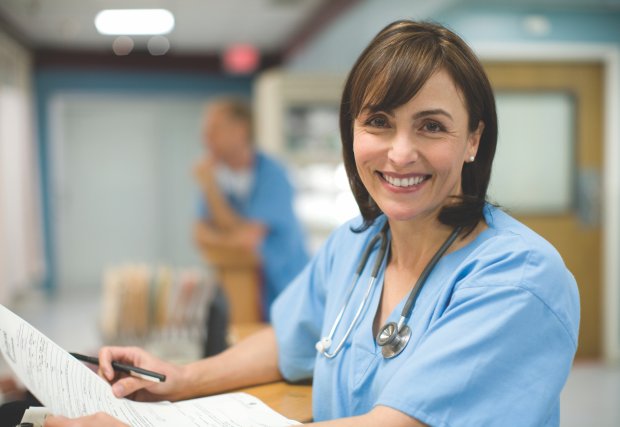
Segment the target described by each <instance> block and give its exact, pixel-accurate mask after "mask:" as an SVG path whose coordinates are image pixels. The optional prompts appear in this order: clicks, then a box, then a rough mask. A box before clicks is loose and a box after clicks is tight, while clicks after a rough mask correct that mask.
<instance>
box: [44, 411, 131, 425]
mask: <svg viewBox="0 0 620 427" xmlns="http://www.w3.org/2000/svg"><path fill="white" fill-rule="evenodd" d="M43 426H44V427H127V424H124V423H122V422H120V421H119V420H117V419H116V418H113V417H112V416H110V415H108V414H104V413H103V412H98V413H96V414H93V415H88V416H86V417H81V418H66V417H62V416H56V415H50V416H48V417H45V423H44V424H43Z"/></svg>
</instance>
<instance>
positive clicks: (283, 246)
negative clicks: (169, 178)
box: [201, 152, 308, 315]
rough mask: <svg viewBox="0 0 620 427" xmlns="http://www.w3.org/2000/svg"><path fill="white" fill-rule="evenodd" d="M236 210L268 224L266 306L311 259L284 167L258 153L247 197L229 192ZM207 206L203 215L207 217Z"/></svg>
mask: <svg viewBox="0 0 620 427" xmlns="http://www.w3.org/2000/svg"><path fill="white" fill-rule="evenodd" d="M227 198H228V201H229V203H230V204H231V206H232V207H233V208H234V209H235V211H236V212H237V213H238V214H239V215H241V216H243V217H244V218H246V219H249V220H254V221H257V222H260V223H262V224H264V225H265V226H266V227H267V236H266V237H265V239H264V240H263V243H262V245H261V247H260V254H261V259H262V263H263V265H262V270H263V271H262V280H263V301H262V302H263V307H264V310H265V314H267V315H268V314H269V307H270V306H271V304H272V303H273V301H274V300H275V299H276V297H277V296H278V295H279V294H280V293H281V292H282V291H283V290H284V288H285V287H286V286H287V285H288V284H289V283H291V281H292V280H293V279H294V278H295V276H296V275H297V274H298V273H299V272H300V271H301V270H302V268H303V267H304V265H306V263H307V262H308V253H307V251H306V237H305V233H304V231H303V229H302V226H301V224H300V222H299V220H298V219H297V217H296V216H295V213H294V211H293V199H294V191H293V187H292V186H291V184H290V181H289V179H288V176H287V173H286V171H285V169H284V168H283V167H282V166H281V165H280V164H279V163H277V162H276V161H275V160H274V159H272V158H271V157H269V156H267V155H265V154H263V153H260V152H257V153H256V158H255V161H254V178H253V184H252V190H251V192H250V195H249V197H248V198H247V199H245V200H239V199H238V198H236V197H234V196H231V195H227ZM208 215H209V214H208V207H207V206H204V203H203V206H202V213H201V216H202V217H203V218H208Z"/></svg>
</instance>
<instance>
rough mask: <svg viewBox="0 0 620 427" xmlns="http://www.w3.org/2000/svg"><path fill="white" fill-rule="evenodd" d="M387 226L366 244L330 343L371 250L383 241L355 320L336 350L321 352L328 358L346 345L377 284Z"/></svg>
mask: <svg viewBox="0 0 620 427" xmlns="http://www.w3.org/2000/svg"><path fill="white" fill-rule="evenodd" d="M386 228H387V223H386V225H385V226H384V227H383V228H382V229H381V231H380V232H379V233H377V235H375V237H373V238H372V239H371V241H370V242H369V243H368V244H367V245H366V249H365V250H364V253H363V255H362V258H361V259H360V262H359V264H358V267H357V269H356V271H355V275H354V277H353V280H352V281H351V283H350V285H349V288H348V289H347V294H346V297H345V304H344V305H343V307H342V308H341V309H340V312H339V313H338V316H337V317H336V320H335V321H334V325H333V326H332V328H331V330H330V331H329V335H328V336H327V341H328V342H330V343H331V341H332V340H333V339H334V335H335V333H336V329H337V328H338V325H340V321H341V320H342V317H343V315H344V312H345V311H346V309H347V307H348V305H349V302H350V301H351V296H352V294H353V290H354V289H355V285H356V284H357V281H358V280H359V277H360V276H361V274H362V271H363V270H364V266H365V265H366V263H367V262H368V258H369V257H370V252H372V250H373V248H374V246H375V245H376V243H377V241H380V242H381V244H380V248H379V252H377V258H376V259H375V264H374V265H373V269H372V272H371V273H370V280H369V282H368V286H367V287H366V292H365V293H364V298H363V299H362V304H360V306H359V307H358V309H357V312H356V313H355V316H354V317H353V320H352V321H351V323H350V324H349V327H348V328H347V330H346V332H345V333H344V335H343V337H342V339H341V340H340V342H339V343H338V345H337V346H336V348H335V349H334V351H333V352H331V353H328V352H327V350H325V351H323V352H321V353H322V354H323V355H324V356H325V357H327V358H328V359H331V358H333V357H335V356H336V355H337V354H338V353H339V352H340V349H341V348H342V346H343V345H344V343H345V342H346V340H347V339H348V338H349V335H351V332H352V331H353V328H354V327H355V325H356V324H357V321H358V319H359V317H360V315H361V314H362V311H363V310H364V307H366V304H367V303H368V297H369V296H370V291H371V290H372V288H373V286H374V284H375V281H376V279H377V275H378V274H379V269H380V268H381V264H383V261H384V260H385V257H386V255H387V236H386ZM323 340H325V339H322V341H323Z"/></svg>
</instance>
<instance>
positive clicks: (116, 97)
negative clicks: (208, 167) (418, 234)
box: [0, 0, 620, 426]
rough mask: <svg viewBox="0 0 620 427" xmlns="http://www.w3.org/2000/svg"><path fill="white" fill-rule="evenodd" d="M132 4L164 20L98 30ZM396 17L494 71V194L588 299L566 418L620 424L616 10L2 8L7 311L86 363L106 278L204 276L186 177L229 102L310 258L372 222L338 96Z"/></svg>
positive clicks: (259, 4) (221, 4)
mask: <svg viewBox="0 0 620 427" xmlns="http://www.w3.org/2000/svg"><path fill="white" fill-rule="evenodd" d="M119 8H123V9H128V8H135V9H143V8H148V9H155V8H158V9H159V8H161V9H165V10H167V11H168V12H169V14H165V15H164V16H163V18H162V20H163V21H162V25H163V29H159V30H157V31H155V30H153V31H151V30H148V29H146V30H144V31H145V32H149V31H150V33H149V34H132V33H133V32H134V31H133V30H132V29H125V30H123V29H121V30H118V31H117V32H120V34H107V32H111V31H113V30H106V29H105V28H103V27H102V28H100V29H99V30H98V29H97V27H96V25H95V20H96V17H98V16H99V17H100V16H101V15H98V14H99V13H100V12H101V11H102V10H104V9H119ZM401 18H408V19H425V20H433V21H437V22H440V23H442V24H444V25H446V26H448V27H449V28H451V29H453V30H454V31H456V32H457V33H458V34H460V35H461V36H462V37H463V38H464V39H465V41H466V42H468V43H469V44H470V45H471V46H472V47H473V48H474V50H475V51H476V52H477V53H478V55H479V56H480V57H481V59H482V60H483V62H484V64H485V67H486V69H487V71H488V74H489V77H490V79H491V81H492V84H493V86H494V88H495V90H496V94H497V104H498V114H499V123H500V139H499V143H498V153H497V157H496V159H497V160H496V162H495V165H494V171H493V178H492V185H491V189H490V197H491V199H492V200H493V201H495V202H498V203H500V204H501V205H502V206H504V207H506V208H507V209H508V210H509V211H510V212H511V213H512V214H513V215H515V216H516V217H517V218H519V219H520V220H522V221H523V222H525V223H526V224H528V225H529V226H531V227H532V228H534V229H535V230H536V231H538V232H539V233H540V234H542V235H543V236H544V237H545V238H547V239H548V240H550V241H551V242H552V243H553V244H554V245H555V246H556V247H557V248H558V250H559V251H560V252H561V254H562V256H563V257H564V259H565V261H566V263H567V265H568V267H569V268H570V269H571V271H573V273H574V275H575V276H576V278H577V281H578V283H579V287H580V294H581V300H582V322H581V331H580V347H579V350H578V357H577V362H576V364H575V369H574V371H573V373H571V377H570V378H569V383H568V386H567V388H566V390H565V392H564V394H563V397H562V398H563V400H566V402H565V404H564V405H563V407H562V411H563V418H562V425H566V426H572V425H599V426H607V425H608V426H612V425H614V426H615V425H618V424H619V423H620V409H618V407H617V405H616V403H617V402H618V401H619V400H620V370H619V369H618V362H619V361H620V267H619V265H620V185H619V183H620V176H619V175H620V173H619V172H618V170H620V124H619V119H620V0H519V1H504V0H437V1H432V2H431V1H424V0H227V1H215V0H175V1H155V0H123V1H120V0H79V1H78V0H73V1H72V0H48V1H43V0H0V303H2V304H4V305H6V306H8V307H9V308H12V309H13V310H15V311H16V312H17V313H18V314H20V315H22V316H23V317H24V318H26V319H27V320H28V321H29V322H31V323H32V324H33V325H34V326H36V327H38V328H40V329H41V330H42V331H43V332H44V333H46V334H47V335H48V336H50V338H52V339H53V340H54V341H56V342H57V343H59V344H60V345H61V346H63V347H65V348H67V349H71V350H73V351H88V350H92V349H96V348H97V346H98V345H99V344H100V343H101V342H102V337H104V336H105V333H104V332H105V326H106V325H102V306H103V304H104V303H103V299H104V298H102V294H103V292H102V283H104V279H105V276H106V273H109V274H113V273H114V272H118V271H119V270H118V269H119V268H121V269H123V268H125V269H126V268H129V269H130V270H131V271H133V273H125V274H130V275H132V277H145V276H144V275H146V276H148V277H150V276H149V275H154V274H155V273H154V272H150V271H151V270H150V269H153V271H155V269H156V268H164V269H167V270H165V271H168V273H166V274H171V275H172V276H174V277H180V278H187V277H192V279H191V280H189V282H190V283H194V284H195V283H197V282H205V283H207V282H209V279H208V277H209V271H208V267H206V266H205V265H204V263H203V261H202V260H201V258H200V256H199V254H198V253H197V251H196V249H195V247H194V245H193V243H192V239H191V224H192V223H193V221H194V220H195V217H196V215H197V210H198V204H197V197H198V195H199V190H198V188H197V187H196V185H195V183H194V181H193V179H192V177H191V173H190V170H191V165H192V164H193V162H194V161H195V159H196V158H197V157H198V156H199V155H200V150H201V145H200V132H201V129H200V126H201V120H202V112H203V106H204V103H205V102H206V101H208V100H209V99H210V98H214V97H217V96H220V95H230V94H235V95H239V96H243V97H246V98H247V99H250V100H251V102H252V105H253V110H254V114H255V121H256V133H255V140H256V141H255V142H256V144H257V145H258V147H260V149H262V150H264V151H266V152H268V153H270V154H272V155H273V156H275V157H277V158H278V159H280V160H281V161H282V162H283V163H284V164H285V165H286V167H287V169H288V171H289V172H290V175H291V178H292V180H293V183H294V185H295V188H296V190H297V196H296V199H295V209H296V213H297V215H298V216H299V217H300V219H301V220H302V223H303V225H304V228H305V231H306V232H307V234H308V236H309V239H310V240H309V241H310V252H314V251H316V249H317V248H318V246H319V245H320V244H321V243H322V242H323V240H324V239H325V237H326V236H327V235H328V234H329V232H330V231H331V230H333V229H334V227H336V226H338V225H339V224H341V223H342V222H344V221H346V220H347V219H349V218H351V217H352V216H354V215H356V213H357V208H356V206H355V203H354V202H353V199H352V197H351V196H350V192H349V189H348V184H347V181H346V176H345V173H344V168H343V166H342V163H341V159H340V142H339V133H338V120H337V114H338V102H339V98H340V92H341V89H342V83H343V81H344V79H345V77H346V73H347V71H348V70H349V68H350V67H351V66H352V65H353V62H354V61H355V59H356V58H357V56H358V55H359V54H360V53H361V50H362V49H363V48H364V47H365V46H366V44H367V43H368V42H369V41H370V39H371V38H372V37H373V36H374V35H375V34H376V33H377V32H378V31H379V30H380V29H381V28H382V27H383V26H385V25H386V24H388V23H389V22H391V21H393V20H395V19H401ZM98 24H100V23H99V22H98ZM103 25H105V24H103ZM138 32H139V31H138ZM155 33H157V34H155ZM128 265H129V266H130V267H127V266H128ZM132 269H133V270H132ZM196 269H199V270H200V273H196ZM136 271H138V273H136ZM188 271H189V272H191V273H188ZM110 272H112V273H110ZM160 273H161V271H160ZM109 274H108V278H109ZM166 274H164V276H165V277H168V276H166ZM188 274H189V276H188ZM197 274H198V275H199V276H200V277H203V276H204V277H205V279H204V280H203V279H196V277H197V276H196V275H197ZM158 277H160V276H158ZM135 280H138V281H139V280H140V279H135ZM144 280H146V279H144ZM181 281H182V280H181ZM175 289H176V288H175ZM173 290H174V289H173ZM176 292H177V293H178V295H180V296H178V298H177V299H176V301H180V300H182V299H183V296H182V295H183V291H179V290H178V289H176ZM204 295H207V296H208V295H209V292H204ZM171 298H172V297H171ZM115 309H116V310H118V307H116V308H114V307H109V306H108V307H107V308H106V310H104V311H106V312H110V311H113V310H115ZM196 319H198V320H196ZM190 320H191V321H198V322H202V321H203V318H202V317H201V315H200V314H197V315H196V316H195V317H193V318H192V319H190ZM108 326H109V325H108ZM0 366H1V364H0ZM0 371H1V369H0ZM593 420H597V421H596V422H594V421H593Z"/></svg>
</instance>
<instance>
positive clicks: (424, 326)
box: [272, 206, 579, 427]
mask: <svg viewBox="0 0 620 427" xmlns="http://www.w3.org/2000/svg"><path fill="white" fill-rule="evenodd" d="M485 218H486V222H487V224H488V226H489V227H488V229H486V230H485V231H483V232H482V233H481V234H480V235H479V236H478V237H477V238H476V239H475V240H474V241H473V242H472V243H471V244H469V245H467V246H466V247H463V248H461V249H459V250H457V251H454V252H451V253H448V254H447V255H445V256H444V257H443V258H442V259H441V260H440V262H439V263H438V264H437V266H436V267H435V269H434V271H433V272H432V273H431V275H430V276H429V278H428V280H427V282H426V285H425V286H424V288H423V289H422V291H421V294H420V296H419V298H418V300H417V303H416V306H415V308H414V310H413V314H412V317H411V319H410V320H409V322H408V325H409V327H411V329H412V337H411V341H410V343H409V345H408V346H407V347H406V348H405V350H404V351H403V353H401V354H400V355H399V356H397V357H396V358H394V359H390V360H386V359H384V358H383V357H382V355H381V351H380V348H379V347H378V346H377V345H376V343H375V339H374V337H373V333H372V324H373V320H374V317H375V313H376V310H377V306H378V302H379V297H380V295H381V284H382V283H383V276H382V274H383V273H381V276H380V277H379V278H378V281H377V285H376V287H375V289H374V290H373V291H372V293H371V296H370V300H369V304H368V308H367V309H366V310H365V311H364V313H363V315H362V317H361V319H360V322H359V323H358V325H357V327H356V328H355V329H354V331H353V332H352V334H351V336H350V337H349V339H348V341H347V343H346V345H345V346H344V347H343V350H342V351H341V352H340V353H339V354H338V355H337V356H336V357H335V358H333V359H327V358H325V357H323V356H320V355H317V352H316V350H315V348H314V345H315V343H316V342H317V341H318V340H319V339H320V337H322V336H327V335H328V334H329V330H330V329H331V327H332V325H333V323H334V319H335V318H336V315H337V313H338V312H339V311H340V309H341V308H342V306H343V304H344V293H345V291H346V288H347V286H348V284H349V282H350V280H351V278H352V277H353V273H354V270H355V269H356V267H357V264H358V259H359V257H360V254H361V253H362V252H363V249H364V247H365V246H366V244H367V242H368V241H369V240H370V239H371V238H372V237H373V236H374V235H375V234H376V233H377V232H379V230H380V228H381V226H382V225H383V224H384V222H385V218H384V217H380V218H379V219H377V221H375V224H374V225H373V226H371V227H370V228H369V229H368V230H366V231H365V232H362V233H358V234H356V233H353V232H352V231H351V230H350V227H351V226H352V225H353V226H357V225H359V224H360V223H361V220H360V219H359V218H358V219H356V220H353V221H352V222H350V223H348V224H345V225H344V226H343V227H341V228H339V229H338V230H336V231H335V232H334V233H333V234H332V236H330V238H329V240H328V241H327V243H326V244H325V245H324V247H323V248H322V249H321V250H320V252H319V253H318V254H317V256H315V257H314V259H313V260H312V261H311V263H310V264H309V265H308V266H306V268H305V269H304V270H303V272H302V273H301V274H300V275H299V276H298V277H297V279H296V280H295V282H294V283H293V284H292V285H291V286H290V287H289V288H287V290H286V291H285V292H284V293H283V294H282V295H281V296H280V298H278V299H277V300H276V302H275V304H274V306H273V307H272V321H273V324H274V327H275V331H276V336H277V339H278V346H279V364H280V369H281V372H282V373H283V375H284V376H285V377H286V378H287V379H290V380H297V379H301V378H306V377H310V376H314V381H313V412H314V417H315V419H316V420H325V419H333V418H339V417H347V416H352V415H359V414H364V413H366V412H368V411H370V410H371V409H372V408H373V407H374V406H375V405H385V406H388V407H392V408H395V409H397V410H399V411H401V412H404V413H405V414H408V415H410V416H411V417H414V418H416V419H418V420H420V421H422V422H424V423H427V424H429V425H431V426H434V427H440V426H446V427H447V426H451V427H456V426H485V425H497V426H503V427H506V426H519V427H523V426H558V425H559V397H560V391H561V389H562V387H563V386H564V383H565V382H566V379H567V376H568V374H569V370H570V367H571V364H572V361H573V357H574V354H575V350H576V348H577V334H578V328H579V296H578V291H577V284H576V283H575V280H574V278H573V276H572V275H571V273H570V272H569V271H568V270H567V269H566V267H565V265H564V263H563V261H562V259H561V258H560V256H559V254H558V253H557V252H556V250H555V249H554V248H553V247H552V246H551V245H550V244H549V243H548V242H546V241H545V240H544V239H542V238H541V237H540V236H538V235H537V234H536V233H534V232H533V231H532V230H530V229H528V228H527V227H525V226H524V225H522V224H521V223H519V222H517V221H516V220H514V219H513V218H511V217H510V216H508V215H507V214H505V213H504V212H502V211H500V210H499V209H497V208H494V207H491V206H487V207H485ZM377 251H378V248H375V250H374V252H373V254H372V255H371V257H370V260H369V262H368V266H367V267H366V268H365V269H364V273H363V275H362V277H361V279H360V281H359V282H358V285H357V287H356V290H355V291H354V293H353V296H352V300H351V302H350V304H349V307H348V308H347V310H346V312H345V315H344V317H343V320H342V322H341V324H340V326H339V328H338V330H337V332H336V336H335V338H334V344H332V349H333V348H335V347H336V345H337V344H338V342H339V341H340V338H341V337H342V335H343V334H344V332H345V330H346V329H347V328H348V326H349V325H350V322H351V319H352V318H353V315H354V313H355V311H356V310H357V309H358V307H359V304H360V301H361V300H362V294H363V293H364V291H365V289H366V286H367V283H368V276H369V270H371V268H372V267H371V265H372V263H373V262H374V256H376V253H377ZM405 300H406V297H405V298H404V299H403V301H401V303H400V305H399V306H398V307H396V308H395V310H394V312H393V313H392V314H391V315H390V318H389V320H390V321H397V320H398V318H399V317H400V313H401V310H402V307H403V305H404V302H405Z"/></svg>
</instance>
